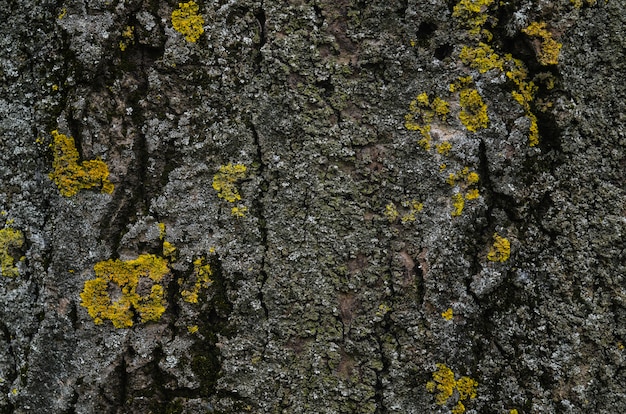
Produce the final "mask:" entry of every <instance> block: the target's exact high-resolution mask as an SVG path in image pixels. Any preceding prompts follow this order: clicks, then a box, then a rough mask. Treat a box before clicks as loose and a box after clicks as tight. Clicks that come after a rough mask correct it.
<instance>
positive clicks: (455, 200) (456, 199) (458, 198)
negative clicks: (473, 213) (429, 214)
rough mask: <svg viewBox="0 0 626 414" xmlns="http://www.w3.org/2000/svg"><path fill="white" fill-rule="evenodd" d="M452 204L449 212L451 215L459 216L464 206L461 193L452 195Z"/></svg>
mask: <svg viewBox="0 0 626 414" xmlns="http://www.w3.org/2000/svg"><path fill="white" fill-rule="evenodd" d="M452 206H453V207H454V210H452V213H451V214H452V217H458V216H460V215H461V213H462V212H463V207H465V199H463V196H462V195H461V193H456V194H455V195H453V196H452Z"/></svg>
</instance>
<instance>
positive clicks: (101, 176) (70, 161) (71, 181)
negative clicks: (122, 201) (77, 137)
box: [49, 130, 113, 197]
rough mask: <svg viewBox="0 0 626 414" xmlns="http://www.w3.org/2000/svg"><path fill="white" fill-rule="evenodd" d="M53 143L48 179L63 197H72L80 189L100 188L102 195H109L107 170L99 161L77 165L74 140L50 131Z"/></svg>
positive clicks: (111, 186) (111, 185) (109, 184)
mask: <svg viewBox="0 0 626 414" xmlns="http://www.w3.org/2000/svg"><path fill="white" fill-rule="evenodd" d="M52 137H53V138H54V142H53V143H52V149H53V151H54V160H53V161H52V168H53V171H52V172H51V173H50V174H49V177H50V179H51V180H52V181H53V182H54V183H55V184H56V186H57V188H58V189H59V192H60V193H61V194H62V195H64V196H65V197H72V196H74V195H76V194H77V193H78V192H79V191H80V190H82V189H89V188H93V187H100V188H101V189H102V192H103V193H108V194H111V193H112V192H113V184H111V182H110V181H109V169H108V167H107V165H106V164H105V163H104V162H103V161H101V160H89V161H83V162H82V163H80V164H78V150H77V149H76V145H75V144H74V138H72V137H68V136H66V135H63V134H60V133H59V132H58V131H57V130H54V131H52Z"/></svg>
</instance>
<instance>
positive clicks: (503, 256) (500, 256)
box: [487, 233, 511, 262]
mask: <svg viewBox="0 0 626 414" xmlns="http://www.w3.org/2000/svg"><path fill="white" fill-rule="evenodd" d="M510 256H511V243H510V242H509V240H508V239H506V238H504V237H502V236H500V235H499V234H498V233H494V235H493V245H492V246H491V249H490V250H489V253H487V260H489V261H492V262H506V261H507V260H508V259H509V257H510Z"/></svg>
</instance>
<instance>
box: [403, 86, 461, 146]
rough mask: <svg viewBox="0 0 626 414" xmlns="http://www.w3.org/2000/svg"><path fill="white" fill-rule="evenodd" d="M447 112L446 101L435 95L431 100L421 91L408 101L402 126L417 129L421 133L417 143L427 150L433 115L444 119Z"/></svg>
mask: <svg viewBox="0 0 626 414" xmlns="http://www.w3.org/2000/svg"><path fill="white" fill-rule="evenodd" d="M449 114H450V104H449V103H448V102H446V101H444V100H443V99H441V98H439V97H435V98H434V99H433V100H432V102H431V101H430V99H429V98H428V94H427V93H426V92H422V93H421V94H419V95H417V97H415V99H414V100H412V101H411V102H410V103H409V113H408V114H406V115H405V116H404V127H405V128H406V129H408V130H409V131H418V132H419V133H420V134H421V135H422V138H421V139H420V140H419V141H418V144H419V145H420V146H421V147H422V148H424V149H425V150H426V151H428V150H430V147H431V143H432V137H431V136H430V130H431V123H432V122H433V120H434V119H435V117H439V119H441V120H442V121H445V120H446V119H447V117H448V115H449Z"/></svg>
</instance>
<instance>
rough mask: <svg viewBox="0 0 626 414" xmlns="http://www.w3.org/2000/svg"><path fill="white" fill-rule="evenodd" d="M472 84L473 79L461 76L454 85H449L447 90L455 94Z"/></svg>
mask: <svg viewBox="0 0 626 414" xmlns="http://www.w3.org/2000/svg"><path fill="white" fill-rule="evenodd" d="M472 82H474V78H472V77H471V76H461V77H460V78H458V79H457V80H456V81H455V82H454V83H451V84H450V86H448V89H449V90H450V92H457V91H460V90H461V89H464V88H465V87H466V86H468V85H471V84H472Z"/></svg>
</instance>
